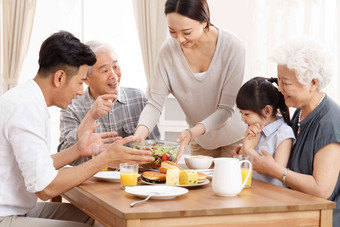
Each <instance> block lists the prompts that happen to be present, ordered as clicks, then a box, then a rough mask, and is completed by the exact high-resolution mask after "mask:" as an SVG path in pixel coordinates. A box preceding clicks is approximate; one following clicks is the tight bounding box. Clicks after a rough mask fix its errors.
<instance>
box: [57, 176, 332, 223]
mask: <svg viewBox="0 0 340 227" xmlns="http://www.w3.org/2000/svg"><path fill="white" fill-rule="evenodd" d="M139 185H142V184H141V183H139ZM62 196H63V197H64V198H66V199H67V200H68V201H70V202H71V203H73V204H74V205H76V206H77V207H78V208H80V209H81V210H83V211H84V212H85V213H87V214H89V215H90V216H91V217H92V218H94V219H96V220H98V221H99V222H100V223H102V224H103V225H105V226H129V227H130V226H136V227H137V226H148V227H150V226H161V227H165V226H207V225H209V226H210V227H216V226H226V224H228V226H244V225H251V226H274V225H275V226H332V209H333V208H335V203H333V202H331V201H328V200H325V199H321V198H317V197H314V196H311V195H307V194H304V193H301V192H297V191H294V190H290V189H287V188H282V187H278V186H275V185H271V184H268V183H263V182H260V181H254V180H253V184H252V187H251V188H249V189H243V190H242V192H241V193H240V194H239V195H238V196H235V197H220V196H217V195H215V194H214V193H213V191H212V184H211V182H210V183H209V184H207V185H204V186H201V187H198V188H194V189H189V192H188V193H187V194H184V195H182V196H179V197H176V198H174V199H170V200H149V201H147V202H145V203H142V204H139V205H136V206H135V207H130V205H129V204H130V203H131V202H135V201H138V200H140V199H139V198H137V197H135V196H134V195H131V194H128V193H127V192H125V191H124V190H123V189H121V188H120V184H119V183H112V182H104V181H97V180H95V179H93V178H91V179H89V180H88V181H86V182H85V183H83V184H81V185H79V186H77V187H75V188H73V189H71V190H70V191H68V192H66V193H64V194H63V195H62Z"/></svg>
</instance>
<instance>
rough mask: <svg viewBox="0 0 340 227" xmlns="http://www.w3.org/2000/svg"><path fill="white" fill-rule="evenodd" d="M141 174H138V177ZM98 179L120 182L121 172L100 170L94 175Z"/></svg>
mask: <svg viewBox="0 0 340 227" xmlns="http://www.w3.org/2000/svg"><path fill="white" fill-rule="evenodd" d="M139 176H140V174H138V177H139ZM93 177H94V178H96V179H97V180H103V181H109V182H120V172H119V171H103V172H98V173H96V174H95V175H94V176H93Z"/></svg>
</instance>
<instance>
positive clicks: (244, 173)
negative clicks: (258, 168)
mask: <svg viewBox="0 0 340 227" xmlns="http://www.w3.org/2000/svg"><path fill="white" fill-rule="evenodd" d="M233 158H237V159H238V160H240V161H242V160H248V161H250V162H251V164H252V165H253V157H252V156H250V155H240V154H238V155H234V156H233ZM249 171H250V175H249V178H248V180H247V182H246V184H245V186H244V188H250V187H251V181H252V180H251V179H252V176H253V169H252V168H250V166H249V164H248V163H247V162H244V163H242V164H241V174H242V183H243V182H244V180H245V178H246V177H247V175H248V172H249Z"/></svg>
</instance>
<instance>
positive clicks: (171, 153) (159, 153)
mask: <svg viewBox="0 0 340 227" xmlns="http://www.w3.org/2000/svg"><path fill="white" fill-rule="evenodd" d="M131 146H132V147H133V148H134V149H137V150H149V151H150V152H151V155H152V156H153V157H154V158H155V161H153V162H149V163H147V164H144V165H142V167H143V168H145V169H157V168H159V167H160V166H161V164H162V162H164V161H174V160H176V158H177V155H178V149H179V146H180V144H179V143H177V142H171V141H165V140H159V141H156V140H145V144H144V145H141V144H135V143H132V144H131Z"/></svg>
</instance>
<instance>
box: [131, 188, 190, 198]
mask: <svg viewBox="0 0 340 227" xmlns="http://www.w3.org/2000/svg"><path fill="white" fill-rule="evenodd" d="M125 191H126V192H127V193H130V194H132V195H135V196H137V197H139V198H142V199H144V198H146V197H148V196H149V195H150V193H151V192H153V193H156V194H155V195H152V196H151V198H150V199H172V198H175V197H177V196H180V195H184V194H185V193H188V189H186V188H179V187H172V186H151V185H144V186H134V187H126V188H125Z"/></svg>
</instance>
